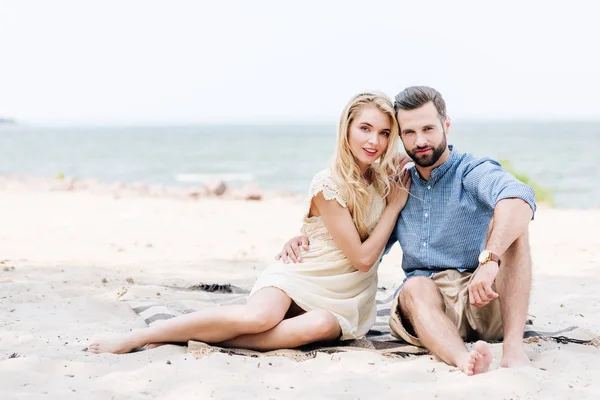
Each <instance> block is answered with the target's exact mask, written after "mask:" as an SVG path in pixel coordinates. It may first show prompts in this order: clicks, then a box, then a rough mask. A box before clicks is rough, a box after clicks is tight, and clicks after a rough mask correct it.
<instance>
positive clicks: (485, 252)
mask: <svg viewBox="0 0 600 400" xmlns="http://www.w3.org/2000/svg"><path fill="white" fill-rule="evenodd" d="M449 128H450V119H449V118H448V116H447V114H446V105H445V102H444V100H443V98H442V96H441V94H440V93H439V92H437V91H436V90H435V89H432V88H429V87H425V86H418V87H409V88H407V89H405V90H403V91H402V92H401V93H399V94H398V95H397V96H396V98H395V102H394V104H393V105H392V103H391V102H390V100H389V99H388V98H387V97H386V96H384V95H379V94H368V93H366V94H360V95H358V96H356V97H354V98H353V99H352V100H351V101H350V103H349V104H348V105H347V107H346V109H345V110H344V112H343V114H342V116H341V119H340V123H339V128H338V134H337V144H336V149H335V154H334V157H333V161H332V164H331V166H330V168H329V169H327V170H324V171H321V172H319V173H318V174H316V175H315V177H314V178H313V180H312V183H311V186H310V191H309V204H308V206H307V210H306V214H305V216H304V219H303V224H302V233H303V235H302V236H299V237H295V238H293V239H291V240H290V241H289V242H288V243H287V244H286V245H285V246H284V248H283V250H282V252H281V253H280V254H279V255H278V256H277V258H278V259H281V262H279V263H277V264H274V265H271V266H270V267H268V268H267V269H266V270H265V271H264V272H263V273H262V274H261V275H260V277H259V278H258V281H257V282H256V284H255V286H254V288H253V289H252V292H251V293H250V297H249V299H248V302H247V304H246V305H231V306H221V307H216V308H209V309H203V310H200V311H197V312H194V313H190V314H186V315H182V316H179V317H176V318H173V319H170V320H167V321H165V322H164V323H162V324H159V325H156V326H152V327H149V328H145V329H140V330H136V331H133V332H131V333H128V334H124V335H119V336H113V337H112V338H110V337H108V338H104V339H100V340H96V341H93V343H92V344H91V345H90V346H89V349H90V351H92V352H96V353H101V352H112V353H126V352H129V351H131V350H132V349H134V348H137V347H141V346H144V345H146V344H156V343H163V342H186V341H188V340H197V341H202V342H207V343H211V344H218V345H219V346H224V347H237V348H248V349H254V350H273V349H280V348H294V347H298V346H302V345H305V344H308V343H313V342H320V341H331V340H336V339H342V340H344V339H353V338H360V337H362V336H364V335H365V334H366V333H367V332H368V330H369V328H370V327H371V326H372V325H373V323H374V322H375V317H376V301H375V295H376V292H377V267H378V264H379V261H380V259H381V257H382V255H383V254H385V253H387V251H388V250H389V249H390V248H391V247H392V246H393V245H394V243H395V242H396V241H398V242H399V243H400V246H401V248H402V253H403V258H402V268H403V269H404V272H405V274H406V279H405V281H404V283H403V285H402V286H401V288H400V289H399V290H398V291H397V292H396V296H395V300H394V304H393V305H392V311H391V315H390V326H391V328H392V333H393V334H394V335H395V336H396V337H399V338H401V339H403V340H405V341H407V342H408V343H411V344H414V345H416V346H423V347H426V348H427V349H428V350H429V351H431V353H433V354H434V355H436V356H438V357H439V358H441V359H442V360H443V361H445V362H446V363H448V364H451V365H454V366H457V367H458V368H460V369H461V370H462V371H464V372H465V373H466V374H467V375H473V374H477V373H481V372H485V371H486V370H487V369H488V367H489V365H490V362H491V361H492V354H491V349H490V345H489V344H488V343H487V342H485V340H497V339H501V338H503V356H502V360H501V362H500V365H501V366H502V367H513V366H518V365H523V364H527V363H528V362H529V359H528V357H527V355H526V354H525V351H524V349H523V344H522V339H523V332H524V328H525V321H526V317H527V307H528V302H529V293H530V287H531V259H530V253H529V241H528V225H529V222H530V221H531V220H532V218H533V213H534V211H535V202H534V193H533V190H532V189H531V188H530V187H528V186H526V185H525V184H523V183H521V182H520V181H518V180H517V179H515V178H514V177H513V176H512V175H510V174H509V173H507V172H506V171H504V170H503V169H502V167H501V166H500V164H498V163H497V162H496V161H493V160H491V159H489V158H477V157H475V156H473V155H470V154H466V153H461V152H459V151H458V149H456V148H454V147H453V146H451V145H448V144H447V134H448V130H449ZM399 140H400V141H402V144H403V145H404V149H405V150H406V153H407V154H408V157H407V156H405V155H402V154H399V153H398V152H397V149H398V145H399V143H398V142H399ZM409 161H413V162H414V164H415V165H414V166H413V167H409V168H404V167H405V165H406V164H407V163H408V162H409ZM464 340H469V341H471V340H478V341H477V342H476V343H475V344H474V346H473V349H472V350H468V349H467V347H466V346H465V343H464Z"/></svg>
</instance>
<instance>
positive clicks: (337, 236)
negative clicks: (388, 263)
mask: <svg viewBox="0 0 600 400" xmlns="http://www.w3.org/2000/svg"><path fill="white" fill-rule="evenodd" d="M401 182H402V184H403V186H404V187H405V188H407V189H408V188H410V183H411V181H410V174H409V173H408V172H403V174H402V177H401ZM391 186H392V188H391V191H390V194H389V195H388V196H387V198H386V201H387V205H386V207H385V210H384V211H383V214H382V215H381V218H380V219H379V222H377V226H376V227H375V229H374V230H373V232H372V233H371V235H369V237H368V239H367V240H365V241H364V242H362V241H361V239H360V236H359V234H358V231H357V230H356V227H355V226H354V222H353V221H352V216H351V215H350V212H349V211H348V209H347V208H344V207H342V206H341V205H340V204H339V203H338V202H337V201H335V200H326V199H325V197H323V194H322V193H319V194H318V195H317V196H315V197H314V198H313V200H312V202H313V204H314V205H315V207H316V208H317V210H318V212H319V214H320V215H321V218H322V219H323V222H324V223H325V227H326V228H327V230H328V231H329V234H330V235H331V237H332V238H333V241H334V242H335V244H336V245H337V246H338V247H339V248H340V250H342V252H343V253H344V255H345V256H346V257H348V259H349V260H350V262H351V263H352V265H354V267H355V268H356V269H358V270H359V271H365V272H366V271H368V270H370V269H371V267H373V265H375V263H376V262H377V261H378V260H379V257H380V256H381V252H382V251H383V249H384V248H385V245H386V244H387V241H388V239H389V237H390V234H391V233H392V230H393V229H394V227H395V226H396V220H397V219H398V214H399V213H400V211H401V210H402V208H404V205H405V204H406V201H407V199H408V190H407V189H404V188H403V187H400V186H399V185H398V184H396V183H392V185H391Z"/></svg>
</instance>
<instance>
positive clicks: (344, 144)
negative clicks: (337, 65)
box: [330, 93, 400, 241]
mask: <svg viewBox="0 0 600 400" xmlns="http://www.w3.org/2000/svg"><path fill="white" fill-rule="evenodd" d="M367 105H374V106H376V107H377V108H378V109H379V111H381V112H382V113H384V114H385V115H387V116H388V118H389V119H390V126H391V128H390V135H389V139H388V146H387V149H386V150H385V151H384V152H383V153H382V155H381V157H379V160H378V162H374V163H373V164H371V165H370V166H369V168H368V169H367V171H366V173H365V177H366V178H367V179H368V180H370V182H371V183H372V184H373V185H374V187H375V189H376V190H377V192H378V193H379V194H380V195H381V196H383V197H385V196H387V195H388V193H389V192H390V176H391V175H394V174H395V173H396V167H395V165H394V156H395V155H396V154H397V153H398V144H399V140H400V135H399V128H398V122H397V121H396V115H395V113H394V106H393V105H392V102H391V101H390V99H389V98H388V97H387V96H386V95H384V94H380V93H361V94H359V95H356V96H355V97H354V98H352V99H351V100H350V102H349V103H348V105H347V106H346V108H345V109H344V112H343V113H342V116H341V118H340V123H339V125H338V134H337V143H336V150H335V154H334V156H333V160H332V162H331V167H330V168H331V171H332V175H333V178H334V180H335V181H336V183H337V186H338V190H339V193H340V195H341V196H342V197H343V198H344V199H345V200H346V205H347V207H348V211H350V215H351V216H352V221H353V222H354V225H355V226H356V230H357V231H358V234H359V235H360V238H361V240H362V241H364V240H366V239H367V237H368V236H369V233H370V232H369V231H368V228H367V226H366V224H365V219H366V216H367V210H368V207H369V204H370V201H371V196H370V194H369V191H368V190H367V189H368V185H367V182H366V181H365V179H364V178H363V176H361V172H360V168H359V166H358V162H357V159H356V157H354V155H353V154H352V151H351V150H350V143H349V141H348V134H349V130H350V126H351V125H352V123H353V122H354V121H355V119H356V118H357V117H358V114H359V113H360V111H361V110H362V109H363V108H364V107H365V106H367Z"/></svg>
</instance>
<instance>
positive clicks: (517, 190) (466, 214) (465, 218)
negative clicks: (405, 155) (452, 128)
mask: <svg viewBox="0 0 600 400" xmlns="http://www.w3.org/2000/svg"><path fill="white" fill-rule="evenodd" d="M449 147H450V150H451V153H450V157H449V158H448V160H446V162H445V163H443V164H442V165H440V166H439V167H437V168H435V169H434V170H433V171H432V173H431V177H430V179H429V180H428V181H425V180H423V179H421V176H420V175H419V173H418V172H417V170H416V168H415V167H414V166H413V167H411V168H410V172H411V174H412V185H411V188H410V192H411V196H409V199H408V201H407V203H406V206H405V207H404V209H403V210H402V212H401V213H400V216H399V218H398V221H397V223H396V228H395V229H394V231H393V232H392V235H391V237H390V239H389V241H388V244H387V246H386V249H385V252H384V254H387V253H388V252H389V251H390V249H391V247H392V246H393V245H394V243H396V241H399V242H400V246H401V248H402V253H403V256H402V269H404V273H405V274H406V277H407V278H410V277H411V276H416V275H421V276H431V275H432V274H434V273H436V272H440V271H443V270H446V269H457V270H459V271H470V270H474V269H476V268H477V266H478V265H479V262H478V261H477V258H478V256H479V253H480V252H481V251H482V250H484V246H485V242H486V236H487V229H488V225H489V223H490V221H491V219H492V216H493V214H494V207H495V206H496V203H498V202H499V201H500V200H502V199H509V198H520V199H523V200H524V201H525V202H527V203H528V204H529V205H530V206H531V209H532V210H533V212H534V213H535V210H536V205H535V195H534V192H533V189H531V188H530V187H529V186H527V185H525V184H524V183H522V182H521V181H519V180H517V179H516V178H515V177H514V176H512V175H511V174H510V173H508V172H506V171H505V170H504V169H503V168H502V166H501V165H500V164H499V163H498V162H497V161H494V160H492V159H490V158H478V157H475V156H473V155H471V154H466V153H460V152H459V151H458V150H457V149H456V148H453V146H449Z"/></svg>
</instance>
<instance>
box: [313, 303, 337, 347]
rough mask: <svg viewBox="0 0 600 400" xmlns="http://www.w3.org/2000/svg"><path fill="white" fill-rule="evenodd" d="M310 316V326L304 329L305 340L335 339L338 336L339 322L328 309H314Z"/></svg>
mask: <svg viewBox="0 0 600 400" xmlns="http://www.w3.org/2000/svg"><path fill="white" fill-rule="evenodd" d="M310 317H311V319H310V327H309V329H306V330H304V332H305V333H306V338H305V339H306V341H307V342H313V341H321V340H335V339H337V338H338V337H339V336H340V332H341V329H340V324H339V322H338V320H337V318H336V317H335V316H334V315H333V314H332V313H330V312H329V311H325V310H314V311H311V315H310Z"/></svg>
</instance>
